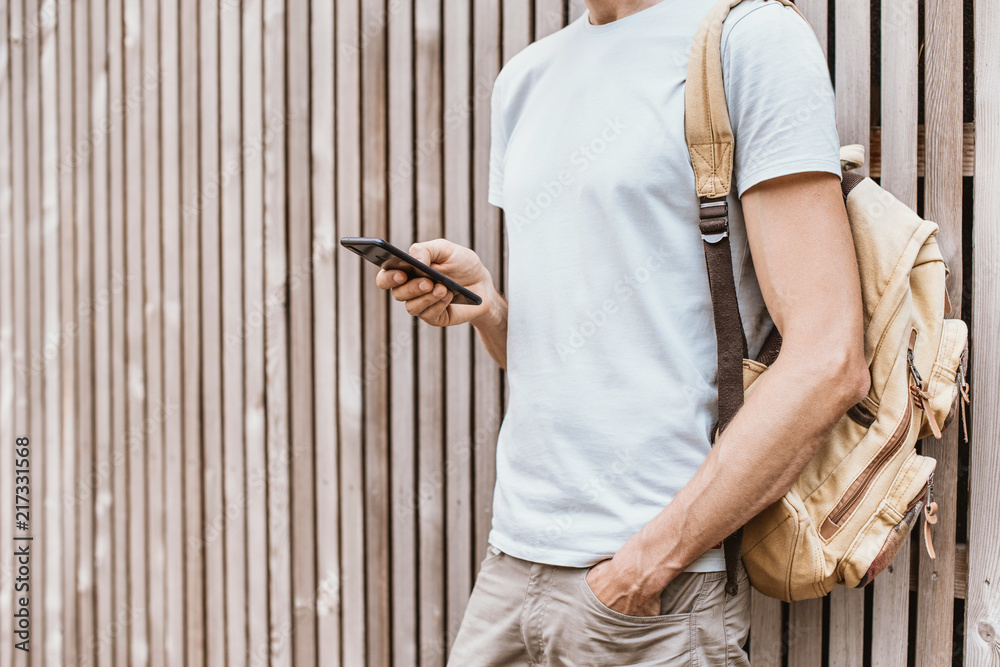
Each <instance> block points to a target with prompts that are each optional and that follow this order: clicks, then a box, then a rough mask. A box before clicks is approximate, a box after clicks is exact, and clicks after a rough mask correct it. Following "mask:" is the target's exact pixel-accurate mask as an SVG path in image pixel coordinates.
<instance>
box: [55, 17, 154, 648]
mask: <svg viewBox="0 0 1000 667" xmlns="http://www.w3.org/2000/svg"><path fill="white" fill-rule="evenodd" d="M124 2H125V4H124V7H123V20H124V40H125V42H124V43H125V67H124V73H125V90H126V91H127V92H126V95H131V94H132V92H133V91H144V90H145V89H144V87H143V72H142V61H141V54H142V50H141V45H142V41H141V37H142V34H141V30H142V26H141V19H142V14H141V12H142V7H141V4H140V0H124ZM60 32H61V28H60ZM60 37H61V34H60ZM60 78H62V61H61V59H60ZM140 100H141V98H140ZM60 101H62V98H61V97H60ZM124 122H125V272H126V275H127V276H128V280H127V281H126V282H125V301H126V304H125V308H126V310H125V313H126V315H125V316H126V329H125V347H126V355H127V362H126V364H127V384H128V390H127V396H128V407H127V420H126V423H127V429H128V435H127V437H126V448H127V452H126V454H127V462H128V486H129V503H128V505H129V515H128V519H129V522H128V532H129V540H128V551H129V567H128V592H129V593H128V597H129V613H130V614H132V616H133V618H135V620H134V621H132V622H131V623H130V624H129V626H128V636H129V650H128V656H127V658H128V664H130V665H147V664H149V626H150V619H149V606H148V599H149V598H148V589H147V587H146V580H147V575H146V516H147V515H146V429H145V426H146V417H145V395H146V393H145V388H144V385H145V382H146V375H145V347H144V345H143V341H144V326H143V325H144V319H145V318H144V303H143V294H142V292H143V284H142V283H143V280H142V276H143V262H142V259H143V249H144V243H143V226H142V211H143V205H142V201H143V199H142V197H143V192H142V163H143V146H142V109H141V107H140V106H139V105H132V106H130V107H129V112H128V113H127V114H126V115H125V119H124ZM60 143H62V142H60ZM66 232H67V229H66V228H65V227H64V229H63V234H64V244H65V234H66ZM64 266H65V267H66V268H67V269H68V267H69V266H70V265H66V264H64ZM64 283H65V281H64ZM66 296H67V292H64V294H63V299H64V301H63V303H64V304H65V299H66ZM63 312H64V317H65V313H66V309H65V308H64V309H63ZM70 313H72V310H70ZM63 368H64V370H63V381H64V383H68V380H67V379H66V374H67V373H68V372H72V367H70V368H68V369H67V367H66V366H64V367H63ZM63 429H64V433H65V431H66V430H69V431H70V432H72V426H71V425H66V424H64V425H63ZM64 439H65V438H64ZM66 456H67V459H68V458H69V457H70V456H71V454H70V453H69V452H68V451H67V454H66ZM64 465H66V462H65V461H64ZM67 539H68V538H67ZM67 545H68V542H67ZM68 583H69V582H67V584H68ZM66 604H67V606H69V602H68V599H67V602H66ZM67 646H69V641H68V640H67Z"/></svg>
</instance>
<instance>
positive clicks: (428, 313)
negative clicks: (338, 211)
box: [341, 238, 494, 326]
mask: <svg viewBox="0 0 1000 667" xmlns="http://www.w3.org/2000/svg"><path fill="white" fill-rule="evenodd" d="M341 245H343V246H344V247H346V248H348V249H350V250H352V251H353V252H355V253H357V254H358V255H361V256H362V257H364V258H365V259H367V260H368V261H370V262H372V263H373V264H376V265H378V266H379V267H380V268H381V269H382V270H381V271H379V273H378V276H377V277H376V284H377V285H378V287H380V288H381V289H390V290H392V295H393V298H395V299H396V300H397V301H400V302H403V303H404V304H405V306H406V310H407V312H409V313H410V314H411V315H415V316H419V317H420V318H421V319H422V320H424V321H425V322H427V323H429V324H432V325H434V326H451V325H455V324H462V323H464V322H470V321H474V320H475V319H476V318H478V317H481V316H483V315H486V314H487V313H488V312H489V299H487V301H486V302H484V300H483V299H482V298H481V296H480V295H484V296H489V295H490V294H491V293H492V291H493V290H494V287H493V278H492V276H490V273H489V271H488V270H487V269H486V267H485V266H483V263H482V261H480V259H479V256H478V255H477V254H476V253H475V252H473V251H472V250H471V249H469V248H466V247H464V246H460V245H457V244H455V243H452V242H451V241H448V240H446V239H435V240H433V241H427V242H424V243H415V244H413V245H412V246H411V247H410V252H409V253H405V252H403V251H402V250H400V249H399V248H396V247H395V246H392V245H391V244H389V243H387V242H385V241H383V240H381V239H373V238H344V239H341Z"/></svg>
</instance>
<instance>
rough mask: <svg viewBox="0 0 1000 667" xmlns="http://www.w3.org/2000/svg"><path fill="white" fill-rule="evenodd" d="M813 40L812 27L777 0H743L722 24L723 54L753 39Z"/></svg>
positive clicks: (769, 40) (783, 41)
mask: <svg viewBox="0 0 1000 667" xmlns="http://www.w3.org/2000/svg"><path fill="white" fill-rule="evenodd" d="M803 40H805V41H807V42H811V43H817V42H816V35H815V33H814V32H813V30H812V27H811V26H810V25H809V24H808V23H806V21H805V20H804V19H803V18H802V17H801V16H800V15H799V13H798V12H797V11H795V10H794V9H793V8H791V7H787V6H785V5H783V4H781V3H780V2H777V0H744V2H741V3H740V4H739V5H737V6H736V7H734V8H733V9H732V11H730V12H729V16H728V17H727V18H726V20H725V22H724V24H723V26H722V53H723V57H725V56H726V55H727V54H728V51H729V49H731V48H736V49H739V48H740V47H741V46H743V45H748V44H753V43H755V42H761V41H764V42H771V43H774V42H778V43H789V44H794V43H797V42H802V41H803Z"/></svg>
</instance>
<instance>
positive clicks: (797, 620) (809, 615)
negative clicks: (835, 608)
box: [779, 599, 823, 667]
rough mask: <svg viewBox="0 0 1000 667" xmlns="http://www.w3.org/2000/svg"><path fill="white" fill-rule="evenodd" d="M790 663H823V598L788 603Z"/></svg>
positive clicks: (800, 666) (807, 666)
mask: <svg viewBox="0 0 1000 667" xmlns="http://www.w3.org/2000/svg"><path fill="white" fill-rule="evenodd" d="M779 664H780V663H779ZM788 664H789V665H795V666H796V667H819V665H821V664H823V600H822V599H815V600H802V601H801V602H792V603H791V604H789V605H788Z"/></svg>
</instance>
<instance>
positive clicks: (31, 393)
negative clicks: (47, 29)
mask: <svg viewBox="0 0 1000 667" xmlns="http://www.w3.org/2000/svg"><path fill="white" fill-rule="evenodd" d="M38 19H39V14H38V0H25V3H24V28H23V29H22V34H23V40H24V51H25V53H24V59H25V68H24V79H25V91H24V92H25V98H24V108H25V126H26V127H25V130H26V136H25V148H26V155H25V157H26V160H25V167H26V169H27V173H26V174H25V176H26V183H25V185H26V191H25V200H26V205H27V206H26V208H27V218H26V220H25V223H26V225H27V239H26V240H27V251H28V254H27V256H26V258H25V261H26V268H27V274H26V276H25V277H26V278H27V284H25V285H22V286H21V287H20V291H23V292H24V293H25V295H26V296H27V299H28V301H27V304H28V312H27V319H26V320H25V321H24V322H22V324H24V325H26V326H27V331H28V338H27V353H28V356H27V357H26V358H25V359H23V360H22V362H21V363H22V370H21V371H20V373H21V375H23V376H24V379H25V380H26V383H27V384H26V387H25V388H26V389H27V391H26V395H25V398H26V400H27V401H28V415H29V421H28V431H27V433H29V434H30V435H31V438H32V440H33V441H34V443H35V446H33V447H32V448H31V471H32V474H31V493H30V495H31V516H30V519H31V521H30V529H29V530H30V533H31V534H32V536H34V535H44V530H45V508H44V504H43V499H44V498H45V495H44V494H45V474H44V470H45V468H44V466H45V462H44V461H45V459H44V456H45V431H44V426H45V414H44V411H43V409H42V408H43V404H42V396H43V394H42V387H43V379H42V374H43V373H44V362H43V360H42V356H41V354H42V312H43V308H44V304H43V302H42V273H41V271H42V268H43V265H42V244H41V231H42V229H41V200H42V193H41V184H40V180H41V161H40V157H41V127H40V125H39V120H40V118H39V115H40V113H41V108H40V106H39V94H40V91H39V63H38V55H39V49H38V37H39V26H38ZM38 555H39V554H38V553H37V552H36V560H35V565H36V567H35V569H36V571H37V569H38V565H40V564H41V560H40V559H38V558H37V556H38ZM45 584H46V582H45V581H44V580H42V579H41V578H33V581H32V587H31V588H32V590H31V593H32V596H31V610H32V616H33V619H32V623H31V631H32V646H33V648H34V650H33V651H32V652H31V654H30V655H27V656H23V654H20V652H18V653H15V658H16V659H15V662H18V660H17V659H18V658H21V657H23V658H25V660H24V664H29V663H30V664H31V665H40V664H41V659H42V657H44V653H43V652H42V651H41V650H40V649H41V648H42V646H44V641H45V616H44V605H43V602H44V600H45Z"/></svg>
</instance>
